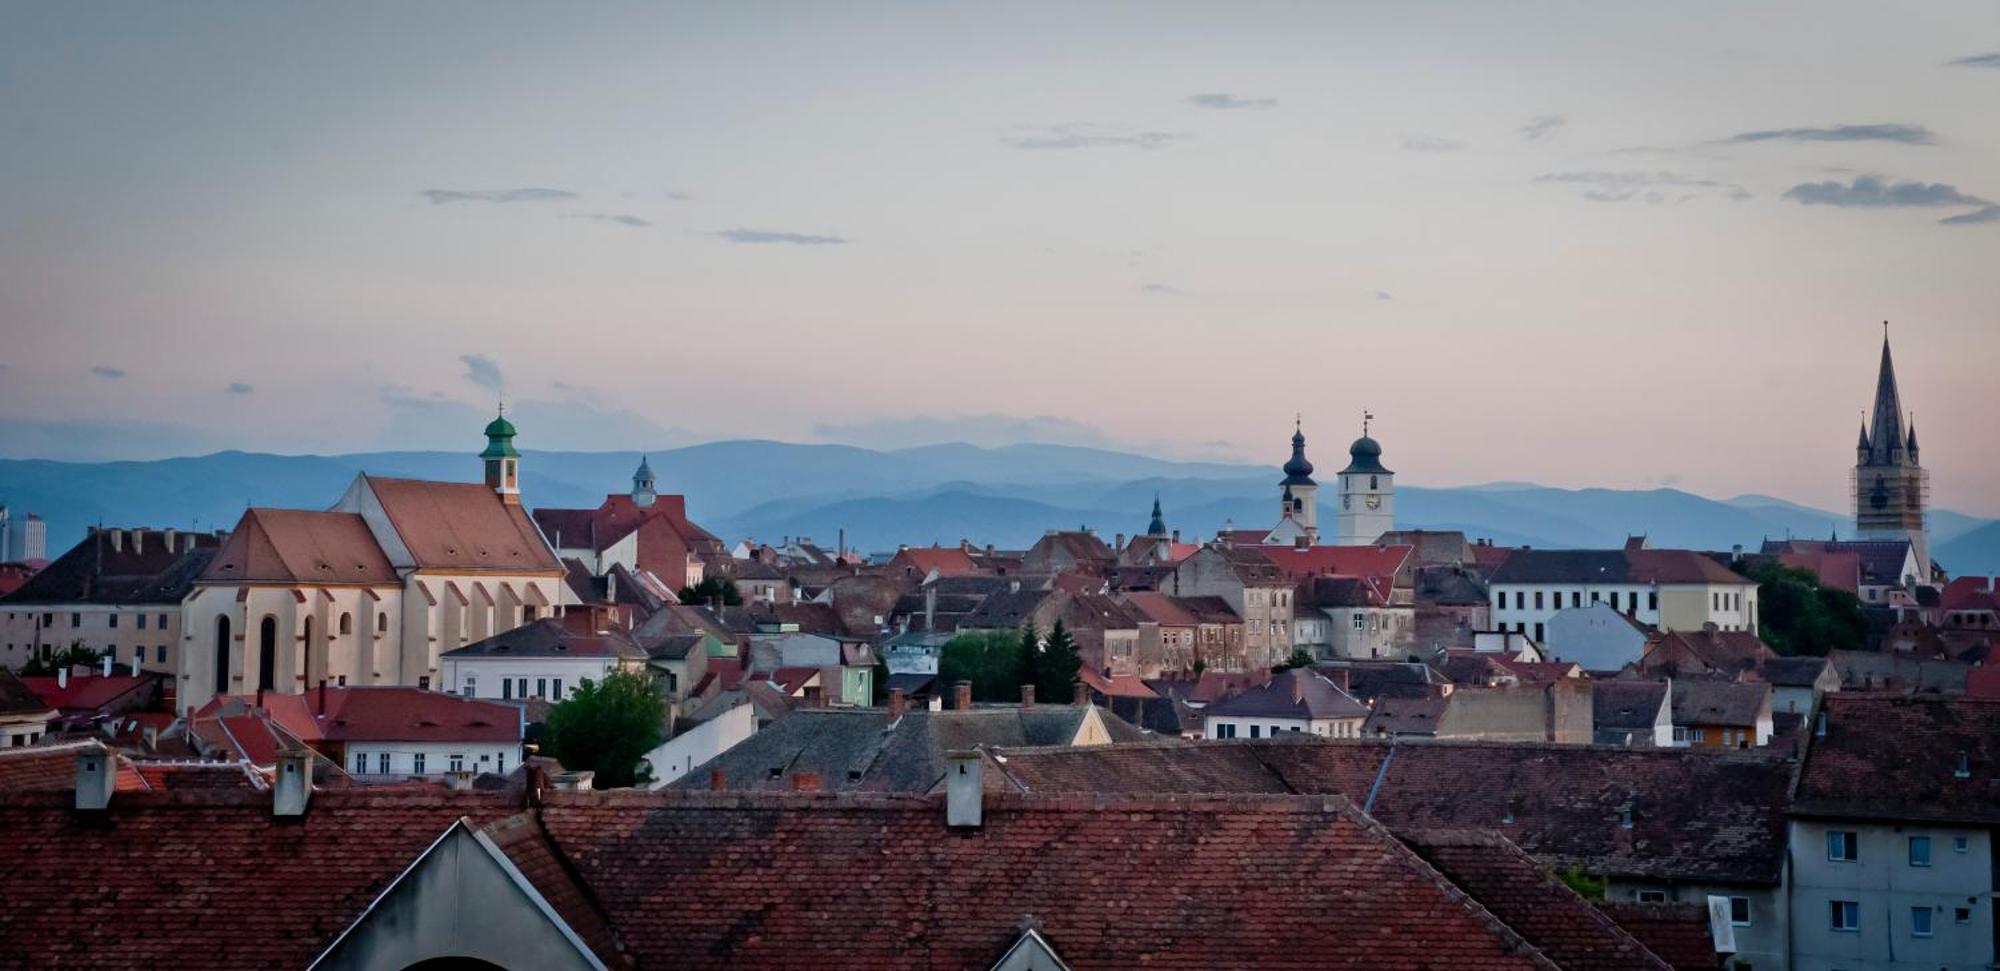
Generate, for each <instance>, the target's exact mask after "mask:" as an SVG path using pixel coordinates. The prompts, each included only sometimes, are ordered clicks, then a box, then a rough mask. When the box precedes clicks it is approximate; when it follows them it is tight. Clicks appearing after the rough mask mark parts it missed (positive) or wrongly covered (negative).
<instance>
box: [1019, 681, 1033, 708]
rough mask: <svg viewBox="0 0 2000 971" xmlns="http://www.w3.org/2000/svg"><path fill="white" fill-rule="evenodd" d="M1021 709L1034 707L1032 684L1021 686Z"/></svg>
mask: <svg viewBox="0 0 2000 971" xmlns="http://www.w3.org/2000/svg"><path fill="white" fill-rule="evenodd" d="M1021 707H1023V708H1033V707H1035V686H1034V685H1032V684H1024V685H1022V686H1021Z"/></svg>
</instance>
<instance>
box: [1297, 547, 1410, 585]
mask: <svg viewBox="0 0 2000 971" xmlns="http://www.w3.org/2000/svg"><path fill="white" fill-rule="evenodd" d="M1415 550H1416V547H1414V546H1308V547H1306V548H1305V549H1296V548H1294V547H1289V546H1270V547H1266V548H1265V549H1264V555H1265V556H1267V557H1269V558H1270V560H1271V562H1272V563H1275V564H1277V565H1278V569H1280V570H1283V571H1284V573H1285V575H1286V576H1288V577H1293V578H1298V577H1308V576H1345V577H1394V576H1396V575H1397V574H1398V573H1400V572H1402V570H1403V568H1404V567H1405V566H1406V565H1408V564H1409V562H1410V555H1411V554H1412V553H1413V552H1415Z"/></svg>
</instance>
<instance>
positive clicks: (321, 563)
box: [201, 508, 398, 585]
mask: <svg viewBox="0 0 2000 971" xmlns="http://www.w3.org/2000/svg"><path fill="white" fill-rule="evenodd" d="M201 579H202V582H204V583H242V582H250V581H258V580H268V581H274V582H279V583H360V584H371V585H393V584H395V583H396V582H397V580H398V578H397V576H396V568H395V567H393V566H391V565H390V564H389V558H388V557H387V556H385V555H383V553H382V547H381V545H380V544H378V543H377V542H376V541H375V534H374V533H373V532H371V531H369V529H368V523H367V521H366V520H363V519H362V518H361V515H360V514H359V513H350V512H315V511H313V510H309V509H266V508H252V509H246V510H244V511H243V517H242V518H241V519H238V520H237V521H236V528H234V529H232V530H230V531H229V539H228V540H227V541H225V542H224V543H223V544H222V549H220V550H218V551H217V552H216V554H215V558H214V559H212V560H210V561H209V563H208V569H207V570H205V571H203V572H202V576H201Z"/></svg>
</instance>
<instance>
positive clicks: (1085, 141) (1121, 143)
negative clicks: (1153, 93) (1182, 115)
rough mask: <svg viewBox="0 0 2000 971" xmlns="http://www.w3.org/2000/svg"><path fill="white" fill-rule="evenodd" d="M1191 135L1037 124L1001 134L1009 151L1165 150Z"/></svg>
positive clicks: (1002, 140)
mask: <svg viewBox="0 0 2000 971" xmlns="http://www.w3.org/2000/svg"><path fill="white" fill-rule="evenodd" d="M1193 137H1194V136H1193V135H1190V134H1188V133H1186V132H1171V131H1130V130H1126V129H1118V128H1104V127H1100V126H1098V125H1083V124H1078V125H1040V126H1026V127H1015V128H1010V129H1007V130H1005V131H1002V132H1001V133H1000V143H1001V144H1003V145H1006V146H1007V147H1009V148H1021V149H1030V150H1034V149H1067V148H1144V149H1154V148H1165V147H1167V146H1168V145H1172V144H1174V143H1176V142H1184V141H1188V140H1189V139H1192V138H1193Z"/></svg>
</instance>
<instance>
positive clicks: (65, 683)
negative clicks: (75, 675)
mask: <svg viewBox="0 0 2000 971" xmlns="http://www.w3.org/2000/svg"><path fill="white" fill-rule="evenodd" d="M56 687H57V688H58V689H61V688H67V687H69V665H67V664H65V665H63V666H62V667H59V668H57V669H56Z"/></svg>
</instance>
